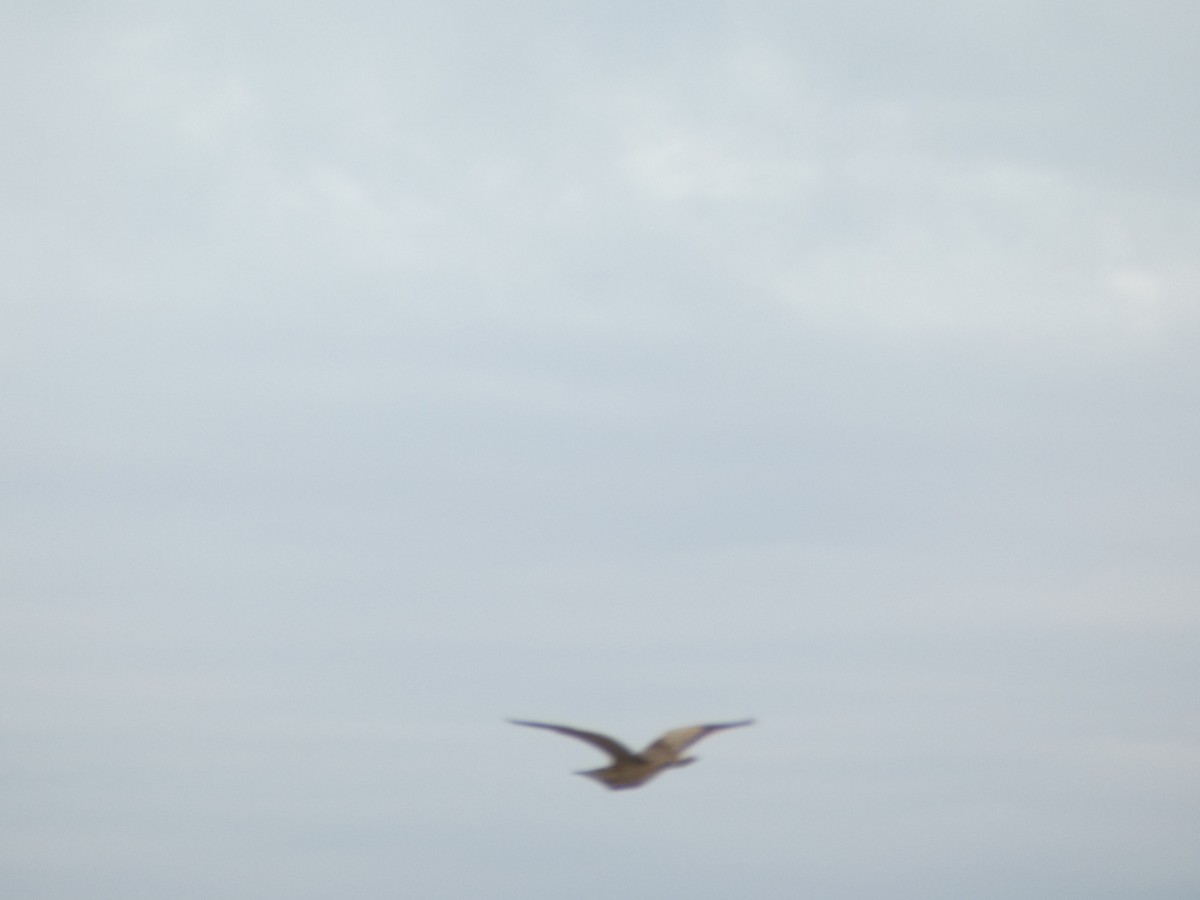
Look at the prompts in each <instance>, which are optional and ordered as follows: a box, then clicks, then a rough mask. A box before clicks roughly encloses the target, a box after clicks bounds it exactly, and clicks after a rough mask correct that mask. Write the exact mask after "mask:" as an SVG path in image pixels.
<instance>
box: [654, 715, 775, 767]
mask: <svg viewBox="0 0 1200 900" xmlns="http://www.w3.org/2000/svg"><path fill="white" fill-rule="evenodd" d="M753 724H754V720H753V719H745V720H743V721H741V722H722V723H719V724H715V725H691V726H688V727H687V728H676V729H674V730H672V731H668V732H667V733H666V734H664V735H663V736H662V737H660V738H659V739H658V740H657V741H655V742H654V743H653V744H651V745H650V746H649V747H647V748H646V749H645V750H643V751H642V756H643V757H645V758H646V759H647V760H649V761H650V762H669V761H671V760H674V759H676V758H677V757H678V756H679V754H680V753H682V752H683V751H684V750H686V749H687V748H688V747H690V746H692V744H694V743H696V741H698V740H700V739H701V738H705V737H708V736H709V735H710V734H712V733H713V732H714V731H724V730H725V729H726V728H742V727H743V726H746V725H753Z"/></svg>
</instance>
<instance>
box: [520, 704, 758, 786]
mask: <svg viewBox="0 0 1200 900" xmlns="http://www.w3.org/2000/svg"><path fill="white" fill-rule="evenodd" d="M508 721H510V722H512V723H513V724H514V725H527V726H529V727H530V728H546V729H549V730H550V731H557V732H558V733H559V734H565V735H567V736H568V737H573V738H579V740H581V741H586V742H587V743H589V744H591V745H592V746H593V747H598V748H599V749H601V750H603V751H604V752H605V753H607V754H608V755H609V756H610V757H612V765H609V766H605V767H604V768H603V769H590V770H588V771H586V772H576V773H575V774H576V775H586V776H587V777H588V778H594V779H596V781H599V782H600V783H601V784H603V785H605V786H606V787H609V788H612V789H613V790H614V791H619V790H621V789H623V788H634V787H639V786H640V785H643V784H645V783H646V782H647V781H649V780H650V779H651V778H653V777H654V776H655V775H657V774H658V773H659V772H661V771H663V770H664V769H677V768H679V767H680V766H687V765H691V764H692V763H694V762H695V761H696V757H694V756H683V755H682V754H683V751H684V750H686V749H687V748H688V747H690V746H692V744H694V743H696V742H697V741H699V740H700V739H702V738H705V737H708V735H710V734H712V733H713V732H714V731H724V730H725V729H726V728H741V727H742V726H744V725H751V724H753V723H754V720H753V719H746V720H745V721H742V722H723V723H720V724H716V725H690V726H688V727H686V728H676V729H674V730H672V731H668V732H667V733H666V734H664V735H663V736H662V737H660V738H659V739H658V740H656V741H655V742H654V743H653V744H651V745H650V746H649V747H647V748H646V749H645V750H643V751H642V752H641V753H634V752H633V751H632V750H630V749H629V748H628V747H626V746H625V745H624V744H622V743H621V742H620V741H615V740H613V739H612V738H610V737H608V736H607V735H604V734H597V733H596V732H594V731H581V730H579V729H578V728H568V727H567V726H566V725H550V724H548V723H546V722H524V721H521V720H520V719H509V720H508Z"/></svg>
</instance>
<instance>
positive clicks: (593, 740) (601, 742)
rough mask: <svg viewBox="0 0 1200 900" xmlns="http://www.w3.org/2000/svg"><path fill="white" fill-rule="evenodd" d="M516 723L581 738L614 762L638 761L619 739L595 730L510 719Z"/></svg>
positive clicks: (635, 755)
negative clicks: (615, 739)
mask: <svg viewBox="0 0 1200 900" xmlns="http://www.w3.org/2000/svg"><path fill="white" fill-rule="evenodd" d="M508 721H510V722H512V723H513V724H514V725H528V726H529V727H530V728H546V729H548V730H550V731H557V732H558V733H559V734H565V735H567V736H568V737H573V738H579V740H581V741H586V742H587V743H589V744H591V745H592V746H593V747H599V748H600V749H601V750H603V751H604V752H605V753H607V754H608V755H609V756H611V757H612V758H613V762H618V763H620V762H637V759H638V758H637V754H635V753H634V752H633V751H632V750H630V749H629V748H628V747H626V746H625V745H624V744H622V743H620V742H619V741H614V740H613V739H612V738H610V737H609V736H608V735H605V734H597V733H596V732H594V731H580V730H579V729H578V728H568V727H567V726H566V725H550V724H548V723H546V722H524V721H522V720H520V719H509V720H508Z"/></svg>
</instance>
